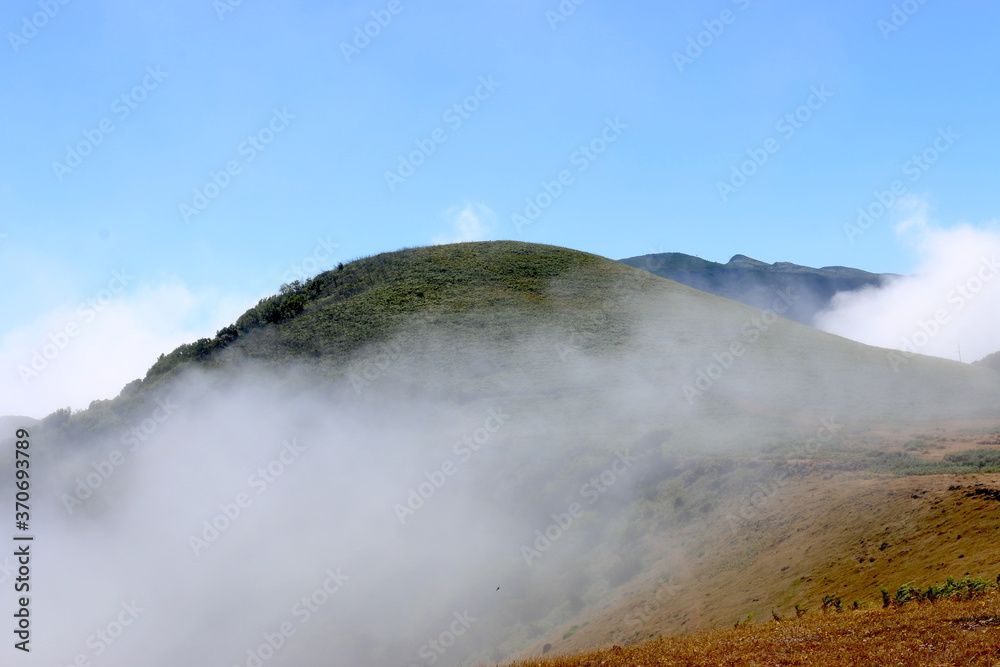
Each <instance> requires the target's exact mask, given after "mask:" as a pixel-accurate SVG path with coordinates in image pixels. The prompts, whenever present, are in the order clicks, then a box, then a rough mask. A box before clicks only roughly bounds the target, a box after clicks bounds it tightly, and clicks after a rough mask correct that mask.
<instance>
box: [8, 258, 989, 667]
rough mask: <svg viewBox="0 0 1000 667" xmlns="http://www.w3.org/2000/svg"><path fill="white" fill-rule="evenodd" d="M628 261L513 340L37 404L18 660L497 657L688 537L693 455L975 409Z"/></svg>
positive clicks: (398, 342)
mask: <svg viewBox="0 0 1000 667" xmlns="http://www.w3.org/2000/svg"><path fill="white" fill-rule="evenodd" d="M621 270H622V271H623V272H627V275H628V277H629V280H631V281H633V282H631V283H625V284H623V285H621V286H620V289H619V290H618V291H617V292H615V293H614V294H613V295H612V297H613V298H609V299H607V300H606V301H604V302H600V303H597V304H594V307H593V308H587V309H580V308H579V307H577V306H576V305H574V304H575V303H576V301H575V299H577V298H578V297H580V296H583V295H584V294H585V293H586V292H585V289H586V287H585V286H583V285H578V284H576V283H575V282H574V281H573V280H572V279H567V280H563V281H560V282H556V283H553V284H552V285H551V286H550V296H552V297H554V299H553V301H554V303H555V304H556V305H554V306H553V308H552V310H551V311H550V312H548V316H547V318H546V321H545V322H540V323H537V324H535V325H532V326H530V327H525V328H521V329H519V330H518V331H516V332H514V333H515V334H516V335H515V336H513V337H511V336H510V334H511V333H512V332H510V331H507V330H506V329H504V328H503V327H501V328H500V329H497V331H500V332H502V335H503V336H506V337H507V339H508V341H507V343H506V344H505V345H500V344H497V345H490V344H484V343H483V342H482V340H481V339H476V340H477V342H474V343H469V342H468V341H465V342H461V343H460V341H461V340H463V339H462V338H461V336H458V337H456V334H454V332H451V333H449V331H450V330H449V329H448V328H447V327H446V326H444V325H443V324H442V323H440V322H436V321H434V319H433V317H424V318H422V319H419V320H417V321H414V322H413V323H412V325H411V326H410V327H409V328H407V329H406V330H404V331H402V332H401V333H399V335H398V336H397V337H396V338H394V339H392V340H389V341H385V342H383V343H379V344H374V345H372V346H370V347H368V348H367V349H365V350H362V351H361V352H359V353H358V354H357V355H356V356H355V357H354V359H353V360H352V361H351V362H350V363H349V364H348V365H347V366H346V367H345V368H344V369H342V372H341V373H340V375H339V376H334V377H332V378H331V377H330V376H329V375H328V374H326V373H325V372H320V371H318V370H317V369H316V368H315V367H314V366H310V365H301V366H265V365H261V364H259V363H256V362H251V361H249V360H247V359H245V358H240V357H238V356H237V355H236V354H235V353H234V354H233V356H232V357H231V358H227V359H224V361H226V362H227V363H226V364H224V365H223V366H222V367H221V369H219V370H212V371H187V372H186V373H184V374H183V375H181V376H180V377H177V378H174V379H172V380H170V381H167V382H162V383H161V384H159V385H157V386H154V387H152V388H150V389H149V390H148V391H147V392H145V393H144V394H143V398H142V400H141V401H136V402H135V403H134V404H133V405H132V406H131V407H130V408H129V409H128V411H127V414H126V416H125V418H124V419H125V421H124V422H122V423H120V424H114V425H112V426H111V427H109V428H108V429H107V430H106V435H104V436H102V437H97V438H80V437H75V436H74V435H73V434H72V432H69V431H64V430H61V428H60V424H59V423H58V420H50V422H49V423H48V424H47V426H46V427H45V428H44V429H42V430H40V431H38V432H37V433H33V434H32V438H31V442H32V452H33V454H32V456H33V457H34V458H33V459H32V470H33V473H32V474H33V498H34V501H33V503H34V505H33V517H32V533H33V534H34V535H35V536H36V538H35V542H34V543H33V546H32V549H33V552H32V577H33V581H32V597H31V608H32V612H33V616H32V623H33V637H32V651H31V653H30V656H26V657H27V658H28V659H27V660H25V661H24V662H25V664H31V665H36V664H37V665H60V666H67V665H79V666H80V667H87V666H88V665H102V666H110V667H117V666H119V665H121V666H125V665H134V664H144V665H151V666H154V667H155V666H159V665H163V666H167V665H178V664H181V665H191V666H199V665H205V666H208V665H233V666H236V665H243V666H246V667H255V666H256V667H260V665H269V666H270V665H296V666H302V667H311V666H319V665H329V664H359V665H360V664H363V665H371V666H374V667H382V666H385V667H388V666H390V665H408V666H414V665H416V666H422V665H435V664H442V665H445V664H447V665H452V664H458V663H459V662H462V664H470V663H471V664H476V663H487V662H490V661H502V660H505V659H508V658H510V657H512V656H515V655H518V654H519V653H521V652H522V651H525V650H526V649H527V648H528V647H530V646H531V645H532V642H534V641H537V640H538V639H539V638H540V637H542V636H544V635H545V634H546V633H550V632H552V631H553V630H554V629H556V628H559V627H560V626H561V625H563V624H565V623H567V622H569V621H571V620H573V619H574V618H576V617H577V615H579V614H580V613H581V612H584V611H585V610H588V609H595V608H597V607H599V606H602V605H605V604H606V601H607V600H608V598H609V596H612V595H613V594H614V592H615V591H616V590H619V589H620V587H621V586H623V585H627V583H628V582H629V581H630V580H631V579H632V578H633V577H635V576H636V575H637V574H639V573H640V572H642V571H644V568H646V567H648V566H649V565H650V564H651V563H653V562H654V561H655V560H656V559H657V558H658V557H659V556H658V554H662V553H665V552H666V550H667V549H668V548H673V547H676V549H675V551H680V552H681V553H683V549H682V548H681V546H680V545H673V544H672V539H673V538H672V533H671V530H670V528H669V525H670V524H669V521H668V518H669V517H667V515H666V514H665V513H664V512H666V510H664V509H662V508H661V506H660V505H663V504H666V503H662V498H663V494H662V489H663V485H664V484H666V483H668V482H669V481H670V480H671V479H672V478H673V477H676V476H677V475H679V474H680V473H681V472H682V471H683V470H685V469H687V468H689V467H690V466H691V465H694V463H692V462H696V461H698V460H699V459H702V458H705V457H711V456H720V455H725V454H727V453H729V454H732V453H743V454H746V453H749V452H753V451H755V450H756V448H758V447H761V446H763V445H765V444H768V443H774V442H776V441H789V440H791V441H796V442H805V441H806V440H805V438H806V437H807V436H808V435H814V434H815V433H816V432H817V429H818V428H820V427H822V425H824V424H837V425H838V426H837V428H842V427H843V426H844V425H846V424H850V423H851V420H852V419H859V418H862V417H863V416H864V415H865V412H864V411H865V410H867V411H868V413H867V414H868V416H871V417H872V418H874V417H884V416H885V414H893V415H898V417H899V418H901V419H905V418H907V417H908V416H912V415H913V414H917V413H919V414H931V412H930V411H928V409H927V407H928V406H933V410H936V411H937V413H938V414H951V412H952V411H954V410H956V409H957V407H961V406H965V407H968V406H969V405H970V401H969V398H968V396H966V395H965V394H963V393H962V391H963V390H960V391H957V392H954V393H952V394H949V396H950V397H951V398H953V400H954V403H949V402H948V401H942V400H940V395H939V394H937V393H935V389H934V388H933V387H928V386H927V385H926V383H920V382H912V383H904V384H903V385H902V386H898V383H899V380H898V378H899V376H898V375H894V374H892V373H891V372H888V371H887V369H886V368H885V367H884V365H883V359H882V356H881V354H879V353H878V351H864V350H863V348H860V346H856V345H854V344H851V343H848V342H847V341H842V340H841V339H837V338H834V337H830V336H827V335H826V334H823V333H821V332H817V331H815V330H812V329H810V328H808V327H805V326H803V325H798V324H795V323H792V322H787V321H785V320H782V319H781V318H780V317H779V316H778V314H777V313H776V312H774V311H760V310H757V309H754V308H750V307H747V306H743V305H741V304H736V303H733V302H728V301H724V300H721V299H716V298H715V297H711V296H709V295H705V294H702V293H699V292H696V291H695V290H691V289H689V288H685V287H683V286H675V285H673V284H672V283H666V282H665V281H662V280H660V279H658V278H655V277H652V276H649V275H648V274H645V273H644V272H641V271H638V270H632V269H624V268H623V269H621ZM637 294H639V295H641V296H636V295H637ZM774 303H775V304H776V306H777V305H778V304H780V299H779V298H778V296H777V295H776V298H775V301H774ZM560 304H561V305H560ZM477 316H479V317H492V316H493V314H492V313H486V314H482V315H476V314H475V313H473V314H472V315H469V316H468V317H469V318H473V317H477ZM462 322H463V323H464V324H463V328H469V329H471V328H473V327H472V323H470V322H468V321H466V320H462ZM511 338H512V340H510V339H511ZM615 339H618V340H619V342H617V343H614V340H615ZM609 340H610V341H611V342H610V343H609ZM612 343H614V344H612ZM824 346H825V347H824ZM859 349H861V350H862V351H864V354H861V352H859ZM820 350H821V351H822V353H817V352H818V351H820ZM859 354H861V357H859V356H858V355H859ZM845 359H850V360H852V363H853V362H858V363H860V364H861V366H862V367H865V368H870V369H874V370H872V371H871V373H872V377H873V378H874V379H873V381H872V382H871V383H864V382H859V379H858V376H857V373H856V372H855V367H852V366H851V364H849V363H845ZM914 372H916V371H914ZM859 387H860V389H859ZM887 388H894V389H895V391H887ZM994 389H995V387H994ZM964 391H968V392H969V395H970V396H971V395H979V396H982V395H985V394H984V392H983V391H982V390H981V387H978V386H974V385H973V384H972V383H969V386H968V387H965V389H964ZM875 396H878V400H873V397H875ZM761 415H763V418H762V417H761ZM95 419H96V417H95ZM8 444H9V441H8ZM3 451H4V456H5V458H4V459H3V460H4V462H5V465H4V468H7V469H5V470H4V475H3V482H2V483H0V493H2V494H4V495H3V497H11V496H12V493H13V491H12V489H11V487H10V483H9V480H10V479H11V475H10V474H9V472H10V470H9V468H10V466H12V462H11V458H10V457H8V454H7V453H8V452H11V451H12V447H7V446H6V445H5V446H4V448H3ZM657 503H660V504H657ZM671 507H672V503H671ZM713 508H714V506H713V505H705V506H704V507H702V508H701V509H700V510H699V511H700V512H703V513H704V514H703V515H704V517H709V516H711V512H713V511H714V510H713ZM706 529H707V528H706ZM0 566H3V567H4V568H6V569H4V570H3V571H2V572H0V574H2V575H3V576H4V578H5V581H4V582H3V583H4V585H5V586H7V585H8V584H9V583H10V582H9V578H10V577H11V574H10V573H11V571H12V570H10V569H9V568H11V567H12V566H13V561H12V559H8V561H6V562H4V561H3V560H2V559H0ZM8 599H9V598H8ZM7 604H9V603H8V602H6V601H5V605H7ZM12 613H13V610H11V611H9V612H8V615H7V618H8V619H10V618H11V616H10V614H12Z"/></svg>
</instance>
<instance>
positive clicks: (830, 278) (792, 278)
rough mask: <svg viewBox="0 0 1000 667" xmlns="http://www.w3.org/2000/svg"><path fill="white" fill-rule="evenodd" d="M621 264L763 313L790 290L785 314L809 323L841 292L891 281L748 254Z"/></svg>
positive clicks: (672, 255) (675, 255)
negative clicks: (724, 259)
mask: <svg viewBox="0 0 1000 667" xmlns="http://www.w3.org/2000/svg"><path fill="white" fill-rule="evenodd" d="M621 261H622V263H624V264H628V265H629V266H635V267H637V268H640V269H645V270H646V271H649V272H650V273H654V274H656V275H658V276H660V277H662V278H668V279H669V280H676V281H677V282H679V283H683V284H684V285H689V286H690V287H694V288H695V289H699V290H702V291H704V292H708V293H710V294H716V295H718V296H724V297H726V298H727V299H733V300H735V301H740V302H741V303H745V304H748V305H750V306H754V307H755V308H761V309H766V308H770V307H771V304H772V303H773V302H774V299H775V295H776V294H777V293H778V292H782V291H784V290H789V289H791V290H792V293H793V294H795V295H797V298H796V302H795V303H794V304H792V307H791V308H790V309H789V310H788V312H787V313H785V314H784V316H785V317H787V318H788V319H791V320H795V321H796V322H801V323H802V324H810V325H811V324H812V323H813V320H814V318H815V317H816V315H817V314H818V313H819V312H820V311H822V310H824V309H825V308H826V307H828V306H829V305H830V301H831V299H832V298H833V295H834V294H836V293H837V292H848V291H854V290H859V289H863V288H865V287H879V286H881V285H882V284H883V283H884V281H885V280H886V279H888V278H890V277H892V274H876V273H868V272H867V271H861V270H859V269H850V268H847V267H843V266H826V267H823V268H821V269H814V268H811V267H808V266H799V265H798V264H792V263H790V262H777V263H775V264H768V263H766V262H761V261H759V260H756V259H751V258H750V257H746V256H744V255H736V256H735V257H733V258H732V259H730V260H729V262H728V263H726V264H720V263H718V262H710V261H708V260H704V259H701V258H700V257H692V256H690V255H685V254H683V253H679V252H667V253H657V254H652V255H642V256H640V257H629V258H628V259H623V260H621Z"/></svg>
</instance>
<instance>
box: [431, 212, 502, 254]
mask: <svg viewBox="0 0 1000 667" xmlns="http://www.w3.org/2000/svg"><path fill="white" fill-rule="evenodd" d="M444 218H445V220H447V222H448V224H449V226H450V227H451V230H450V231H449V232H448V233H446V234H443V235H439V236H436V237H434V241H433V242H434V244H435V245H441V244H444V243H464V242H467V241H484V240H486V239H488V238H490V236H492V234H493V231H494V230H495V229H496V226H497V216H496V213H494V212H493V211H492V210H491V209H490V208H489V207H488V206H485V205H483V204H466V205H465V206H464V207H460V206H453V207H452V208H450V209H448V210H447V211H445V212H444Z"/></svg>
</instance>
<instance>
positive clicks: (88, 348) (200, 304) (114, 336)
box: [0, 269, 246, 418]
mask: <svg viewBox="0 0 1000 667" xmlns="http://www.w3.org/2000/svg"><path fill="white" fill-rule="evenodd" d="M245 308H246V302H245V301H244V300H242V299H236V298H233V297H231V296H226V295H221V294H205V293H201V294H195V293H192V291H191V290H189V289H188V288H187V287H186V286H185V285H183V284H181V283H178V282H168V283H160V284H156V285H142V284H140V285H139V286H136V285H135V278H134V277H132V276H131V275H130V274H129V272H128V270H127V269H126V270H116V271H114V272H113V273H112V274H109V277H108V282H107V284H106V285H105V286H104V287H102V288H101V289H99V290H96V291H94V292H93V293H92V294H89V295H86V296H84V297H81V298H79V299H78V300H76V301H75V302H72V303H67V304H65V305H62V306H59V307H57V308H54V309H53V310H51V311H49V312H48V313H45V314H44V315H42V316H40V317H38V318H37V319H35V321H33V322H30V323H28V324H25V325H23V326H20V327H18V328H17V329H14V330H13V331H10V332H9V333H8V334H7V335H6V336H4V337H3V338H2V339H0V368H2V369H3V373H2V374H0V396H2V397H3V403H2V405H0V415H24V416H28V417H35V418H41V417H44V416H45V415H47V414H50V413H51V412H52V411H54V410H57V409H60V408H66V407H71V408H73V409H74V410H79V409H83V408H86V407H87V406H88V405H89V404H90V402H91V401H92V400H94V399H107V398H113V397H115V396H117V395H118V392H119V391H121V388H122V387H123V386H125V385H126V384H127V383H129V382H131V381H132V380H135V379H136V378H140V377H143V376H144V375H145V374H146V371H147V370H148V369H149V367H150V366H152V365H153V363H154V362H155V361H156V358H157V357H158V356H159V355H160V354H163V353H167V352H170V351H171V350H173V349H174V348H176V347H177V346H178V345H181V344H182V343H189V342H191V341H193V340H195V339H197V338H200V337H202V336H213V335H214V334H215V331H216V330H217V329H219V328H221V327H223V326H225V325H226V324H230V323H231V322H233V321H234V320H235V319H236V317H237V316H238V315H239V314H240V313H241V312H242V311H243V310H244V309H245ZM206 322H207V326H206Z"/></svg>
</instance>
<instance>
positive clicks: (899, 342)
mask: <svg viewBox="0 0 1000 667" xmlns="http://www.w3.org/2000/svg"><path fill="white" fill-rule="evenodd" d="M911 207H912V210H911V214H910V215H909V216H908V218H907V219H906V220H904V221H903V222H902V223H900V224H899V225H897V227H896V233H897V235H898V236H899V237H900V238H901V239H902V240H903V241H904V242H906V243H908V244H910V245H911V246H912V247H913V248H914V251H915V252H916V253H917V256H918V257H919V265H918V267H917V270H916V271H915V272H914V274H913V275H908V276H901V277H897V278H894V279H891V280H889V281H887V283H886V284H885V285H884V286H882V287H881V288H867V289H862V290H858V291H856V292H841V293H839V294H837V295H836V296H835V297H834V299H833V301H832V303H831V306H830V307H829V309H828V310H826V311H825V312H823V313H821V314H819V315H818V316H817V318H816V321H815V325H816V326H817V327H818V328H820V329H822V330H824V331H829V332H831V333H835V334H837V335H840V336H845V337H847V338H850V339H852V340H856V341H860V342H862V343H867V344H869V345H876V346H879V347H885V348H892V349H896V350H901V351H904V352H907V353H919V354H927V355H933V356H937V357H944V358H946V359H955V360H959V359H960V360H961V361H965V362H971V361H976V360H978V359H981V358H983V357H985V356H986V355H988V354H991V353H993V352H997V351H998V350H1000V341H998V340H997V335H996V332H997V331H998V326H1000V280H998V279H996V278H997V275H998V273H1000V262H998V258H1000V229H998V228H997V226H996V225H995V224H990V225H988V226H982V227H974V226H972V225H969V224H961V225H956V226H953V227H949V228H947V229H945V228H942V227H941V226H939V225H938V224H936V223H935V222H934V221H932V220H930V219H929V218H928V215H927V206H926V204H925V203H922V202H916V203H913V202H911Z"/></svg>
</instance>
